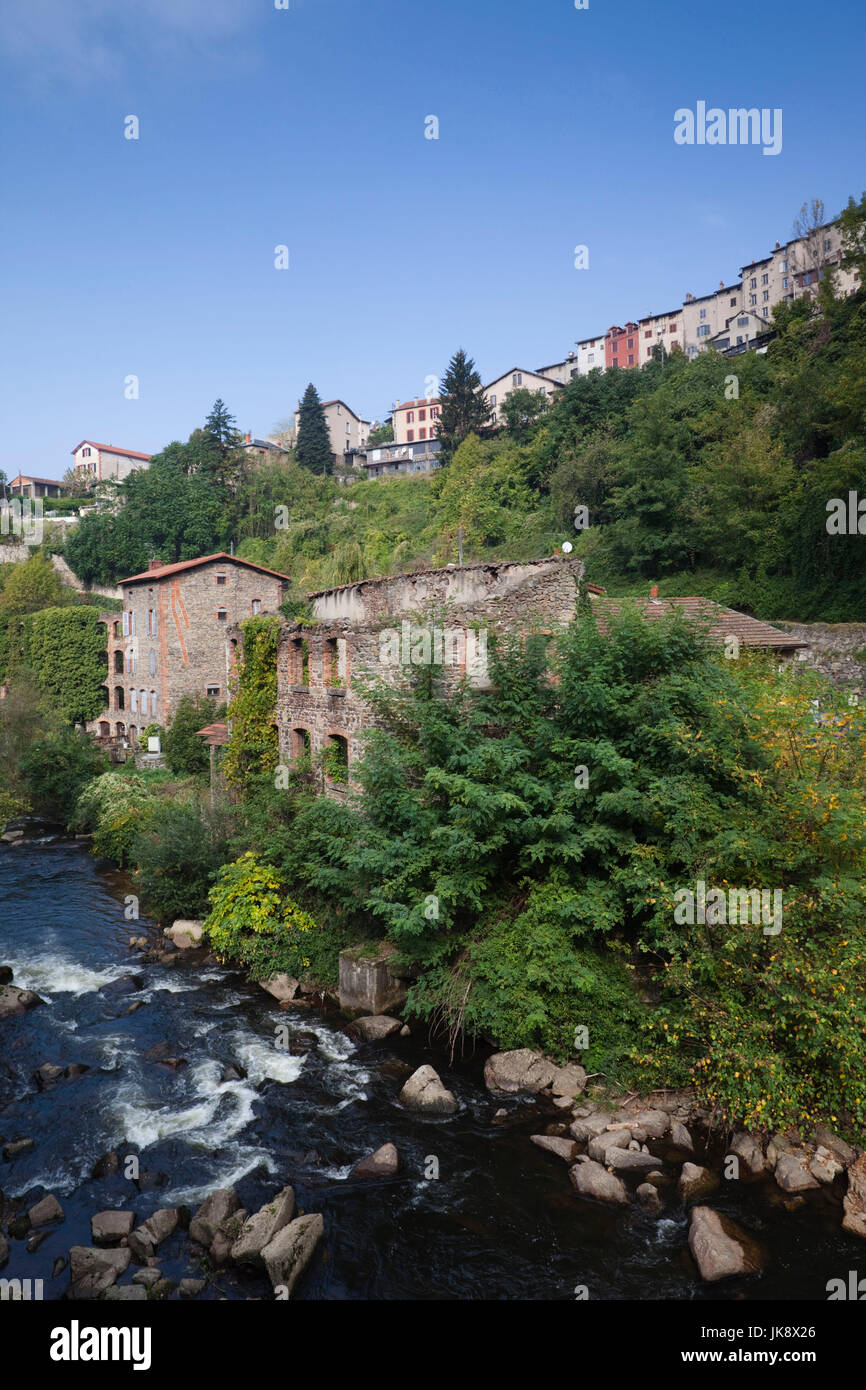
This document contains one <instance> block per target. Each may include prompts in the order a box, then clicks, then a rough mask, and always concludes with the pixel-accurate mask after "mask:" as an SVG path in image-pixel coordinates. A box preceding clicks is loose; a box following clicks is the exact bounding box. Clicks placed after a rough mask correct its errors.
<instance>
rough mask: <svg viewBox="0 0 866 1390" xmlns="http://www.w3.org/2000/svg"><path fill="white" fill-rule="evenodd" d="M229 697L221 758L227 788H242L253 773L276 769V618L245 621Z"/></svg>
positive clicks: (278, 627) (277, 620) (272, 773)
mask: <svg viewBox="0 0 866 1390" xmlns="http://www.w3.org/2000/svg"><path fill="white" fill-rule="evenodd" d="M242 626H243V633H244V649H243V653H242V654H241V656H240V657H239V659H238V670H237V674H236V690H235V691H234V692H233V697H232V707H231V708H232V730H231V737H230V738H229V742H228V746H227V748H226V751H225V756H224V758H223V774H224V776H225V779H226V782H227V783H228V784H229V786H239V787H243V786H245V785H246V784H247V782H248V781H249V779H250V778H251V777H254V776H255V775H256V774H257V773H270V775H271V777H273V776H274V772H275V769H276V766H277V724H276V717H275V707H276V700H277V661H276V652H277V644H278V642H279V640H280V623H279V619H277V618H248V619H247V620H246V622H245V623H243V625H242Z"/></svg>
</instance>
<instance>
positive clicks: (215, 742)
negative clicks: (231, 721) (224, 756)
mask: <svg viewBox="0 0 866 1390" xmlns="http://www.w3.org/2000/svg"><path fill="white" fill-rule="evenodd" d="M196 733H197V734H200V735H201V737H202V738H203V739H204V741H205V743H206V744H207V745H208V747H211V748H221V747H222V745H223V744H224V743H228V741H229V726H228V724H222V723H216V724H205V726H204V728H203V729H196Z"/></svg>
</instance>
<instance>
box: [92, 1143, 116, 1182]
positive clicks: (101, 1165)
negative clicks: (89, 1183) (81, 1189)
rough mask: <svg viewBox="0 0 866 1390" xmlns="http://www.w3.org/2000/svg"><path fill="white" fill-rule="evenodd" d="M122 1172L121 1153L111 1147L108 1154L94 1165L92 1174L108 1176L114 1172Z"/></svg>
mask: <svg viewBox="0 0 866 1390" xmlns="http://www.w3.org/2000/svg"><path fill="white" fill-rule="evenodd" d="M119 1172H120V1154H119V1153H116V1152H115V1150H114V1149H110V1150H109V1151H108V1153H107V1154H103V1155H102V1157H101V1158H98V1159H97V1160H96V1162H95V1163H94V1165H93V1170H92V1172H91V1174H90V1176H91V1177H92V1178H108V1177H111V1175H112V1174H113V1173H119Z"/></svg>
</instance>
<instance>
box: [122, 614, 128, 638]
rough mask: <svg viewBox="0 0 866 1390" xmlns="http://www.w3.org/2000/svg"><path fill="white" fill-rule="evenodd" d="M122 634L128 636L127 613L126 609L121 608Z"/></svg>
mask: <svg viewBox="0 0 866 1390" xmlns="http://www.w3.org/2000/svg"><path fill="white" fill-rule="evenodd" d="M123 635H124V637H128V636H129V613H128V612H127V611H126V609H124V610H123Z"/></svg>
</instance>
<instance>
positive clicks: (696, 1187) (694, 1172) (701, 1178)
mask: <svg viewBox="0 0 866 1390" xmlns="http://www.w3.org/2000/svg"><path fill="white" fill-rule="evenodd" d="M720 1183H721V1179H720V1178H719V1176H718V1174H717V1173H714V1172H713V1171H712V1169H710V1168H702V1167H701V1166H700V1164H698V1163H684V1164H683V1168H682V1172H681V1173H680V1180H679V1183H678V1187H679V1193H680V1196H681V1197H682V1199H683V1201H684V1202H693V1201H694V1200H695V1198H697V1197H707V1196H708V1195H709V1194H710V1193H711V1192H715V1190H716V1188H717V1187H719V1185H720Z"/></svg>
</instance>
